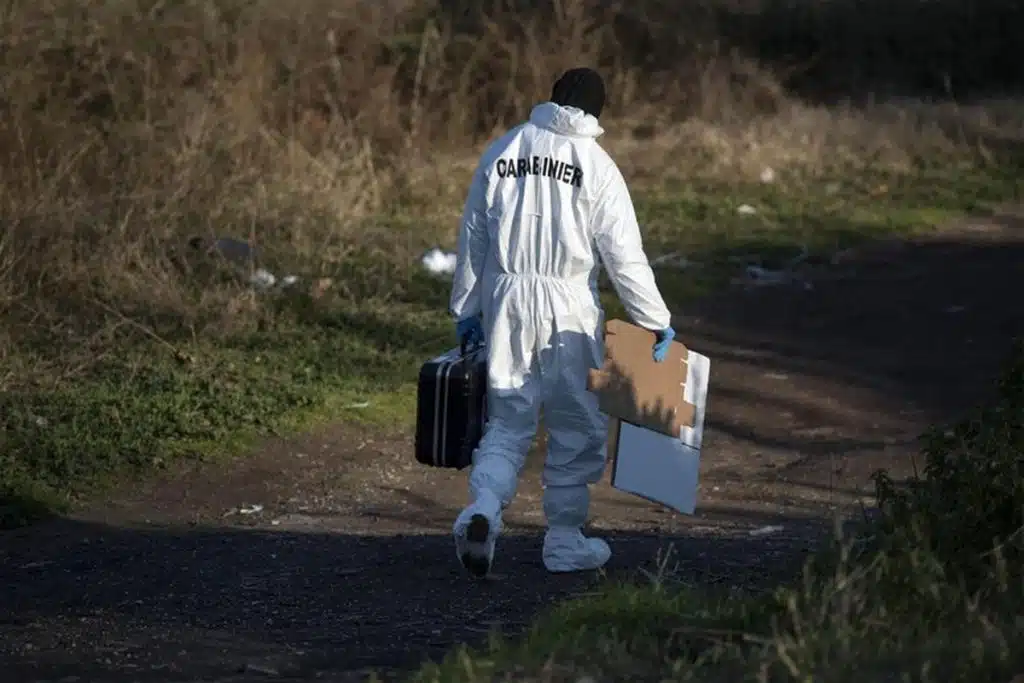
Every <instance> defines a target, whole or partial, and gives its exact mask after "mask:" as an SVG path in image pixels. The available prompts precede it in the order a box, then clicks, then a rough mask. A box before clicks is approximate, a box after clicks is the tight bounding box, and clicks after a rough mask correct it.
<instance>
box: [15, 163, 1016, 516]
mask: <svg viewBox="0 0 1024 683" xmlns="http://www.w3.org/2000/svg"><path fill="white" fill-rule="evenodd" d="M1015 188H1016V185H1015V184H1014V182H1013V181H1012V179H1007V178H1004V177H1002V176H1001V175H999V174H998V173H996V172H993V173H991V174H989V175H987V176H984V177H983V176H980V175H977V174H975V175H969V174H955V173H950V172H949V171H948V170H947V171H943V170H939V171H934V170H922V172H921V173H920V175H919V176H917V177H915V178H914V179H913V181H912V182H908V181H907V180H906V179H901V178H895V177H888V176H857V177H851V178H840V179H836V180H834V181H815V182H814V183H813V184H800V183H790V184H783V183H776V184H752V185H714V184H706V185H703V186H702V185H696V184H687V185H681V186H676V187H666V188H661V189H660V190H658V191H656V192H654V191H652V192H647V193H645V192H642V191H638V192H637V193H636V195H637V199H636V204H637V212H638V214H639V218H640V221H641V224H642V226H643V228H644V233H645V241H646V246H647V250H648V252H649V254H650V255H651V257H652V258H654V257H657V256H660V255H664V254H671V253H675V252H679V253H681V254H683V255H685V256H686V257H687V258H689V259H691V260H693V261H697V262H700V263H702V264H704V265H703V267H702V268H698V269H680V268H678V267H674V266H671V265H668V266H658V267H657V274H658V280H659V284H660V286H661V287H662V289H663V291H664V292H665V294H666V298H667V299H668V300H669V301H670V303H671V304H672V305H674V306H683V305H685V302H686V301H688V300H690V299H692V298H693V297H697V296H701V295H703V294H705V293H708V292H710V291H713V290H714V289H716V288H718V287H721V286H722V285H723V284H725V283H726V282H728V280H729V278H730V277H732V276H734V275H737V274H739V273H740V272H741V270H742V262H743V261H744V259H749V258H755V259H756V260H759V261H760V262H762V263H763V264H764V265H765V266H766V267H773V266H774V265H776V264H779V263H782V262H784V261H785V260H786V259H789V258H791V257H793V256H795V255H797V254H799V253H800V252H801V250H807V251H808V252H810V253H811V255H812V256H828V255H830V254H831V253H832V252H834V251H835V250H836V249H841V248H844V247H847V246H850V245H852V244H855V243H857V242H860V241H863V240H866V239H872V238H875V237H879V236H891V235H907V234H911V233H913V232H916V231H919V230H932V229H935V228H936V226H939V225H941V224H943V223H945V222H946V221H949V220H953V219H954V218H956V217H957V216H958V215H962V214H963V213H965V212H967V211H977V210H981V209H983V208H985V207H988V206H991V205H994V204H995V203H997V202H999V201H1001V200H1003V199H1010V198H1012V197H1013V192H1014V191H1015ZM744 204H748V205H750V206H752V207H753V208H754V209H755V213H753V214H749V215H747V214H744V213H741V212H740V211H739V207H740V206H742V205H744ZM392 213H394V211H393V212H392ZM412 225H414V222H413V221H411V220H405V219H399V218H395V216H390V217H389V216H382V217H380V218H379V219H378V220H376V221H371V222H370V223H369V224H368V225H367V226H366V240H365V241H364V242H363V243H361V244H360V245H358V247H357V248H355V249H354V251H352V252H351V253H348V254H347V256H346V258H345V259H343V260H342V261H341V262H339V263H338V264H337V265H336V267H335V271H334V272H330V273H325V275H329V276H330V277H332V279H333V280H334V282H335V286H334V289H333V290H332V292H333V293H332V295H331V296H329V297H328V298H327V299H325V300H324V301H322V302H313V301H312V300H311V299H310V298H309V297H308V296H290V297H282V298H279V299H274V300H267V301H266V302H265V303H263V304H261V305H260V316H261V317H260V324H259V326H258V327H255V328H253V329H250V330H249V331H247V332H244V333H239V334H233V335H226V336H222V337H218V338H216V339H214V338H204V337H200V338H198V339H193V338H191V337H188V336H186V335H185V334H184V333H183V332H181V331H179V332H178V333H177V336H175V334H170V335H169V337H168V339H169V340H170V341H169V342H166V340H165V343H160V342H157V341H154V340H153V339H152V338H151V337H148V336H146V337H141V338H140V337H139V335H135V336H134V337H127V336H126V337H125V339H124V340H123V343H122V342H120V341H116V340H115V346H114V348H116V349H118V352H117V353H107V354H106V355H105V356H104V357H103V358H102V359H101V360H100V361H98V362H95V363H92V364H91V365H89V367H88V370H87V371H86V372H84V373H79V374H78V375H76V376H75V377H73V378H71V379H66V378H54V381H52V382H49V383H42V382H31V383H29V382H22V383H19V382H17V381H16V382H14V386H15V387H16V388H15V389H14V390H11V391H8V392H5V393H4V394H3V395H0V497H2V498H3V500H6V501H8V502H6V503H0V523H2V522H3V521H4V520H6V522H8V523H14V522H19V521H23V519H24V518H25V517H34V516H35V514H36V513H37V512H39V511H41V510H45V509H47V508H50V509H60V508H61V507H62V506H64V505H66V504H67V503H69V502H70V501H73V500H74V499H75V498H76V497H77V496H79V495H83V494H93V493H95V492H96V490H97V489H98V488H102V487H104V486H109V485H111V484H112V483H114V482H116V481H117V479H118V478H119V477H123V476H136V475H142V474H144V473H146V472H147V471H151V470H153V469H154V468H160V467H166V466H168V465H170V464H171V463H173V462H174V461H175V460H176V459H179V458H200V457H216V456H217V455H218V454H237V453H240V452H244V451H245V450H246V448H248V447H250V446H251V444H252V443H253V441H254V439H257V438H259V437H260V436H262V435H266V434H271V433H279V432H288V431H292V430H296V429H302V428H304V427H307V426H310V425H312V424H316V423H318V422H323V421H330V420H348V421H356V422H361V423H364V424H369V425H375V426H388V427H390V428H392V429H408V428H409V427H410V426H411V423H412V420H413V418H414V397H415V396H414V391H415V382H416V378H417V373H418V369H419V366H420V364H421V363H422V362H423V361H425V360H426V359H427V358H429V357H431V356H432V355H434V354H436V353H438V352H440V351H442V350H444V349H446V348H448V347H449V346H450V345H452V344H453V343H454V334H453V330H452V328H451V324H450V321H448V319H447V316H446V308H447V299H448V291H449V284H448V282H447V281H446V280H444V279H438V278H434V277H431V276H429V275H428V274H426V273H425V272H424V271H423V270H422V268H421V267H420V264H419V263H418V261H417V260H413V259H414V257H413V256H412V255H414V254H417V253H418V250H419V249H420V248H423V249H425V248H427V247H428V246H430V245H429V244H427V240H429V238H430V235H433V234H438V233H437V231H422V232H421V233H419V234H418V233H417V232H416V231H415V230H412V229H411V226H412ZM389 240H390V241H389ZM396 247H397V248H396ZM736 258H739V259H740V263H736V262H734V259H736ZM290 265H296V266H298V265H301V264H290ZM603 289H604V296H603V298H604V302H605V305H606V306H607V308H608V315H609V317H623V316H624V315H625V313H624V311H623V310H622V307H621V305H620V304H619V302H618V300H617V298H616V297H615V296H614V293H613V292H612V290H611V288H610V287H609V286H608V284H607V282H605V283H604V286H603ZM54 348H55V349H56V350H55V351H52V352H47V351H46V346H45V345H42V344H34V345H32V347H31V348H29V347H28V345H23V346H22V347H16V349H17V352H16V354H15V355H14V356H13V357H11V358H10V359H9V360H10V363H9V367H11V368H18V367H22V368H26V369H29V368H38V367H40V366H45V365H47V364H48V363H50V362H53V364H55V365H60V356H61V354H62V353H63V350H62V348H61V347H60V346H55V347H54ZM15 379H17V378H15ZM22 511H28V512H29V513H31V514H23V512H22Z"/></svg>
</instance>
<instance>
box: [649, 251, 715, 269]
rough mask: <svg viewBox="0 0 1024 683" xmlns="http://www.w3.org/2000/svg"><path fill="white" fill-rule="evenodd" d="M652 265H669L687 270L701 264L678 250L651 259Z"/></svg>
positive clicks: (698, 266)
mask: <svg viewBox="0 0 1024 683" xmlns="http://www.w3.org/2000/svg"><path fill="white" fill-rule="evenodd" d="M651 265H652V266H669V267H672V268H678V269H679V270H688V269H690V268H701V267H703V266H702V264H700V263H697V262H696V261H691V260H690V259H688V258H686V257H685V256H683V254H682V253H680V252H678V251H677V252H673V253H671V254H663V255H661V256H658V257H657V258H653V259H651Z"/></svg>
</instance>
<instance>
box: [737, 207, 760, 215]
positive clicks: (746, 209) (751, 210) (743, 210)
mask: <svg viewBox="0 0 1024 683" xmlns="http://www.w3.org/2000/svg"><path fill="white" fill-rule="evenodd" d="M736 213H738V214H742V215H744V216H750V215H752V214H755V213H757V209H755V208H754V207H752V206H751V205H750V204H741V205H740V207H739V208H738V209H736Z"/></svg>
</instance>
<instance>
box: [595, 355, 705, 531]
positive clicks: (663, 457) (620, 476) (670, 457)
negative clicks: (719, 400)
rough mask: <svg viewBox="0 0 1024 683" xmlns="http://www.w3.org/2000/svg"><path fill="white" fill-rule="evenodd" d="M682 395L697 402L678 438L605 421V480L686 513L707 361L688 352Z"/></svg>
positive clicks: (693, 492) (692, 493)
mask: <svg viewBox="0 0 1024 683" xmlns="http://www.w3.org/2000/svg"><path fill="white" fill-rule="evenodd" d="M688 360H689V363H688V371H687V372H688V375H687V379H686V387H685V392H686V393H685V398H686V400H687V401H690V402H692V403H693V404H694V405H696V407H697V413H696V417H695V420H694V425H693V426H692V427H684V428H683V431H682V434H681V435H680V436H679V437H672V436H668V435H666V434H659V433H657V432H654V431H651V430H649V429H643V428H641V427H637V426H634V425H631V424H627V423H624V422H622V421H621V420H619V419H617V418H610V419H609V420H608V456H609V457H610V458H613V459H614V460H613V464H612V476H611V484H612V486H613V487H615V488H616V489H619V490H620V491H625V492H627V493H631V494H633V495H635V496H639V497H641V498H645V499H647V500H649V501H652V502H655V503H659V504H661V505H664V506H666V507H669V508H671V509H673V510H675V511H676V512H680V513H682V514H686V515H692V514H693V513H694V511H695V510H696V507H697V492H698V483H699V476H700V459H701V446H702V445H703V440H704V415H705V412H706V409H707V397H708V381H709V376H710V370H711V362H710V360H709V359H708V358H707V357H706V356H703V355H701V354H699V353H697V352H695V351H690V352H689V359H688Z"/></svg>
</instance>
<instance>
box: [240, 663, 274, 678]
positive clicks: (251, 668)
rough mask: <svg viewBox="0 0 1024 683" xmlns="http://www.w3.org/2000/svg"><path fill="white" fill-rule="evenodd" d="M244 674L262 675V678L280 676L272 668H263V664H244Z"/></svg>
mask: <svg viewBox="0 0 1024 683" xmlns="http://www.w3.org/2000/svg"><path fill="white" fill-rule="evenodd" d="M245 672H246V673H254V674H263V675H264V676H274V677H277V676H280V675H281V674H280V673H279V672H278V670H277V669H275V668H274V667H272V666H264V665H263V664H246V665H245Z"/></svg>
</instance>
